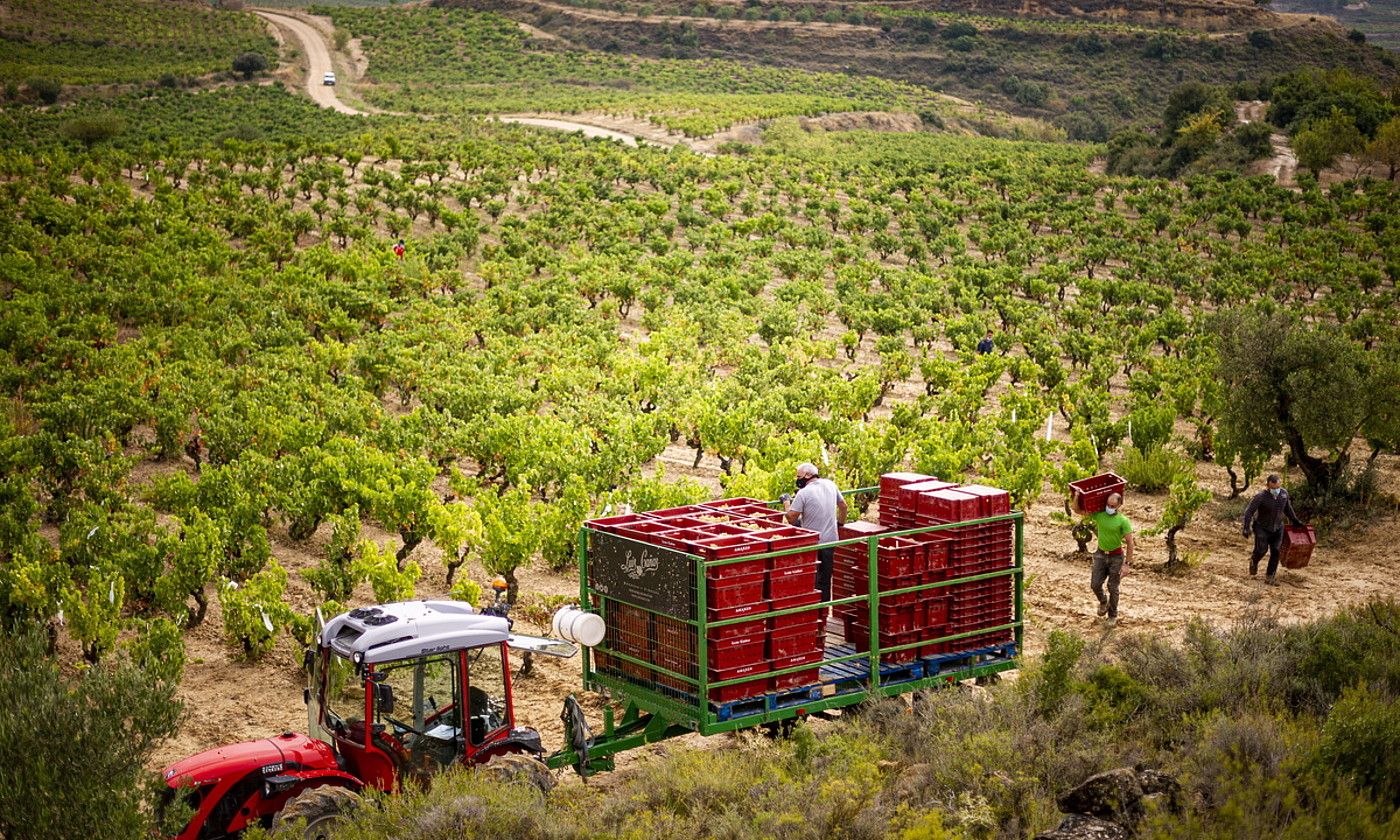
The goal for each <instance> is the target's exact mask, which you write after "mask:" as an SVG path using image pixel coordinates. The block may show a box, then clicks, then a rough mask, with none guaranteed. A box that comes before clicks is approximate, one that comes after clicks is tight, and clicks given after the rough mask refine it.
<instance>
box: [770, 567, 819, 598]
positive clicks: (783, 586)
mask: <svg viewBox="0 0 1400 840" xmlns="http://www.w3.org/2000/svg"><path fill="white" fill-rule="evenodd" d="M767 581H768V586H767V595H766V597H768V598H769V599H770V600H779V599H782V598H791V597H793V596H794V595H806V594H807V593H808V592H811V591H814V590H816V588H817V564H816V563H806V564H803V565H800V566H784V567H782V568H777V569H773V570H772V571H770V572H768V575H767Z"/></svg>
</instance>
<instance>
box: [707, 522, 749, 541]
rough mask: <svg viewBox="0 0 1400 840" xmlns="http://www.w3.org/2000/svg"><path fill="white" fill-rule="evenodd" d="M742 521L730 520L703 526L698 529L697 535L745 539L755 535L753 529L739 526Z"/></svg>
mask: <svg viewBox="0 0 1400 840" xmlns="http://www.w3.org/2000/svg"><path fill="white" fill-rule="evenodd" d="M739 521H741V520H733V519H731V520H729V521H727V522H716V523H714V524H712V525H701V526H700V527H699V528H696V529H695V531H696V533H699V534H704V535H705V536H706V537H744V536H748V535H749V534H752V533H753V529H752V528H745V527H743V526H742V525H739V524H738V522H739Z"/></svg>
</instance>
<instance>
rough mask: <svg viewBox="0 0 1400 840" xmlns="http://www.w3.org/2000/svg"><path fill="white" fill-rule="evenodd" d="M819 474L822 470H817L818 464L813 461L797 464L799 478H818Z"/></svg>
mask: <svg viewBox="0 0 1400 840" xmlns="http://www.w3.org/2000/svg"><path fill="white" fill-rule="evenodd" d="M818 475H820V471H818V470H817V465H816V464H813V463H812V462H811V461H803V462H802V463H800V464H798V465H797V477H798V478H816V477H817V476H818Z"/></svg>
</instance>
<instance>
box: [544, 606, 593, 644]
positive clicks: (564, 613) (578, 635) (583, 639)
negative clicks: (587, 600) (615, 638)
mask: <svg viewBox="0 0 1400 840" xmlns="http://www.w3.org/2000/svg"><path fill="white" fill-rule="evenodd" d="M550 626H551V627H552V628H553V630H554V635H556V636H558V637H559V638H561V639H563V640H564V641H566V642H573V643H575V644H579V645H583V646H584V647H593V646H595V645H597V644H599V643H600V642H602V641H603V634H604V633H605V632H606V631H607V626H606V625H604V624H603V617H602V616H601V615H598V614H597V613H591V612H588V611H587V610H581V609H579V608H578V607H564V608H563V609H561V610H559V611H558V612H556V613H555V614H554V618H553V619H552V620H551V622H550Z"/></svg>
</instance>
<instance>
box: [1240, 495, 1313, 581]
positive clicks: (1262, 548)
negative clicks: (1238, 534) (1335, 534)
mask: <svg viewBox="0 0 1400 840" xmlns="http://www.w3.org/2000/svg"><path fill="white" fill-rule="evenodd" d="M1285 517H1286V518H1287V519H1288V521H1289V522H1291V523H1293V524H1294V525H1296V526H1298V527H1299V528H1302V527H1303V521H1302V520H1301V519H1299V518H1298V514H1296V513H1294V512H1293V502H1292V501H1290V500H1289V498H1288V491H1287V490H1285V489H1283V481H1282V480H1280V479H1279V477H1278V476H1276V475H1271V476H1269V477H1268V479H1266V481H1265V488H1264V489H1263V490H1260V491H1259V492H1258V493H1257V494H1255V496H1254V498H1253V499H1250V500H1249V506H1248V507H1246V508H1245V509H1244V526H1243V528H1242V529H1241V531H1242V533H1243V535H1244V536H1246V537H1247V536H1249V534H1250V531H1251V526H1252V528H1253V533H1254V552H1253V553H1252V554H1250V555H1249V575H1250V577H1254V576H1255V575H1257V574H1258V573H1259V560H1260V558H1262V557H1263V556H1264V552H1266V551H1267V552H1268V553H1269V568H1268V569H1267V570H1266V571H1265V573H1264V582H1265V583H1267V584H1268V585H1269V586H1278V579H1277V578H1276V577H1275V575H1277V574H1278V558H1279V546H1280V545H1282V543H1283V520H1284V518H1285Z"/></svg>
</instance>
